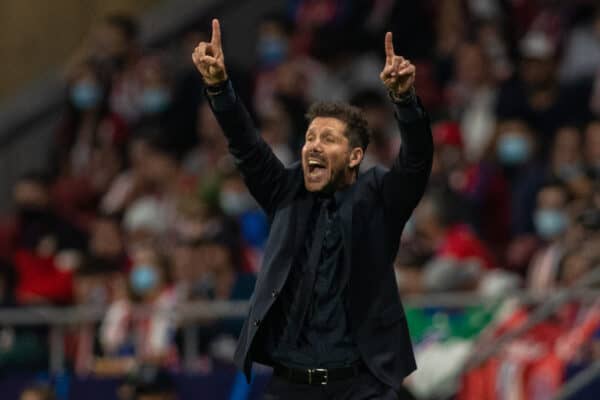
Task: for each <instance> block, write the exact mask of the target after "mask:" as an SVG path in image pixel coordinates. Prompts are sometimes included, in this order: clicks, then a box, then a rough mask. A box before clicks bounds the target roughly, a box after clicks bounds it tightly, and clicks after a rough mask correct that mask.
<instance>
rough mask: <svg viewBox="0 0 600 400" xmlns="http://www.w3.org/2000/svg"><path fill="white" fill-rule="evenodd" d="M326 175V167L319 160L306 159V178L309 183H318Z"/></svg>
mask: <svg viewBox="0 0 600 400" xmlns="http://www.w3.org/2000/svg"><path fill="white" fill-rule="evenodd" d="M326 174H327V165H326V164H325V162H324V161H323V160H321V159H317V158H312V157H310V158H309V159H308V178H309V180H311V181H314V182H316V181H320V180H322V179H324V178H325V176H326Z"/></svg>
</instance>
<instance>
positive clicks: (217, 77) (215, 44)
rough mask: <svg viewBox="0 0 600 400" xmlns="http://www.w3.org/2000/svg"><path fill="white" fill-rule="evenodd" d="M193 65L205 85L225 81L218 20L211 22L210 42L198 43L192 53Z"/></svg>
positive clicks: (225, 72)
mask: <svg viewBox="0 0 600 400" xmlns="http://www.w3.org/2000/svg"><path fill="white" fill-rule="evenodd" d="M192 60H193V61H194V65H196V68H197V69H198V72H200V75H202V79H203V80H204V83H206V84H207V85H209V86H211V85H218V84H219V83H221V82H224V81H226V80H227V71H225V58H224V57H223V48H222V47H221V26H220V25H219V20H218V19H216V18H215V19H213V20H212V35H211V38H210V42H200V43H198V46H196V48H195V49H194V52H193V53H192Z"/></svg>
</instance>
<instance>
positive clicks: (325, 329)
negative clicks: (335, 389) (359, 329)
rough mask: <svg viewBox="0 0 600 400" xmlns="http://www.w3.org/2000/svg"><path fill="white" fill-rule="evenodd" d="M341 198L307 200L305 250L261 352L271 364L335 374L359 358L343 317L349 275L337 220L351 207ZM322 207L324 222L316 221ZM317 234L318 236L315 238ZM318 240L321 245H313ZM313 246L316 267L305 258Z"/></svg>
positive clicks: (339, 194)
mask: <svg viewBox="0 0 600 400" xmlns="http://www.w3.org/2000/svg"><path fill="white" fill-rule="evenodd" d="M346 194H347V191H340V192H337V193H336V194H335V195H334V196H329V197H326V196H323V195H320V194H312V195H313V196H315V200H314V206H313V209H312V212H311V217H310V219H309V227H308V230H307V235H306V239H305V241H304V246H303V247H302V249H301V251H300V252H299V254H298V255H297V256H296V257H295V258H296V261H295V263H294V265H293V267H292V271H291V273H290V276H289V278H288V280H287V282H286V284H285V286H284V288H283V290H282V293H281V294H280V295H279V298H278V301H277V302H276V304H275V306H274V309H273V310H272V314H271V315H270V317H269V324H268V332H267V336H266V342H265V349H266V352H267V354H268V356H269V357H270V358H271V360H272V361H273V363H276V364H282V365H285V366H287V367H295V368H315V367H322V368H335V367H340V366H344V365H348V364H351V363H352V362H353V361H356V360H357V359H359V357H360V355H359V353H358V349H357V348H356V345H355V344H354V341H353V340H352V337H351V334H350V328H349V326H348V318H347V315H346V310H347V307H346V301H347V296H346V291H347V287H348V277H349V272H350V271H349V266H348V265H346V263H345V260H344V251H343V240H342V227H341V223H340V219H339V218H340V217H339V215H338V210H339V208H340V206H341V204H342V202H343V201H351V199H346V197H347V196H346ZM322 207H323V208H324V209H325V212H324V216H323V217H321V218H319V215H320V212H321V208H322ZM318 225H322V226H318ZM320 229H322V230H323V232H321V233H320V234H319V230H320ZM319 240H321V243H316V241H319ZM313 246H318V247H317V251H319V250H320V251H319V253H320V254H319V256H318V262H317V263H315V265H311V262H310V257H309V255H310V253H311V250H312V251H315V250H313ZM307 288H310V289H309V290H307ZM306 304H307V305H308V306H307V309H306V313H304V312H303V305H306Z"/></svg>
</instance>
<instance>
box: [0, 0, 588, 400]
mask: <svg viewBox="0 0 600 400" xmlns="http://www.w3.org/2000/svg"><path fill="white" fill-rule="evenodd" d="M596 3H597V2H596V1H593V0H570V1H567V0H564V1H560V0H422V1H394V0H371V1H366V0H365V1H351V0H286V1H276V0H261V1H257V0H254V1H250V0H238V1H235V2H234V1H226V2H225V1H211V0H194V1H191V0H169V1H167V0H112V1H108V0H103V1H95V0H88V1H85V2H82V1H77V0H61V1H56V2H37V1H32V0H24V1H23V0H19V1H17V0H3V1H2V2H1V3H0V59H2V60H3V62H2V63H0V214H1V217H0V393H2V395H1V397H2V398H3V399H4V398H6V399H22V400H49V399H62V400H67V399H86V400H94V399H121V400H123V399H146V400H148V399H155V400H156V399H158V400H161V399H163V400H166V399H231V400H238V399H258V398H260V395H261V391H262V389H263V388H264V386H265V384H266V382H267V381H268V379H269V371H268V370H266V369H261V368H255V376H254V378H253V381H252V383H251V384H250V385H248V384H246V383H245V381H244V379H243V378H242V377H241V376H240V375H239V373H237V372H236V370H235V368H234V367H233V365H232V363H231V360H232V355H233V351H234V348H235V343H236V335H237V333H238V331H239V329H240V327H241V324H242V322H243V317H244V315H245V312H246V302H247V300H248V299H249V298H250V296H251V294H252V290H253V287H254V282H255V279H256V273H257V271H258V270H259V269H260V262H261V257H262V251H263V248H264V244H265V239H266V237H267V235H268V229H269V223H268V221H267V219H266V217H265V215H264V214H263V213H262V212H261V211H260V210H259V209H257V207H256V204H255V202H254V201H253V199H252V197H251V196H250V195H249V193H248V192H247V191H246V189H245V187H244V185H243V183H242V180H241V178H240V176H239V175H238V173H237V172H236V171H235V169H234V167H233V164H232V160H231V158H230V157H229V155H228V154H227V148H226V143H225V141H224V138H223V136H222V132H221V131H220V128H219V126H218V125H217V123H216V121H215V119H214V118H213V116H212V114H211V112H210V109H209V107H208V105H207V103H206V101H205V99H204V96H203V87H202V82H201V80H200V78H199V75H198V73H197V72H196V71H195V69H194V67H193V64H192V62H191V53H192V49H193V48H194V47H195V46H196V44H197V43H198V41H200V40H207V39H208V35H209V34H210V32H209V23H210V20H211V18H213V17H219V18H220V20H221V27H222V31H223V35H224V38H223V40H224V50H225V58H226V64H227V68H228V71H229V75H230V76H231V78H232V80H233V82H234V85H235V87H236V90H237V92H238V93H239V95H240V96H241V98H242V99H243V100H244V102H245V103H246V104H247V106H248V107H249V108H250V109H251V113H252V114H253V116H254V119H255V121H256V123H257V126H258V128H259V130H260V132H261V134H262V135H263V137H264V138H265V140H266V141H267V142H268V143H269V144H270V145H271V146H272V147H273V150H274V152H275V153H276V155H277V156H278V157H279V158H280V159H281V160H282V161H283V162H284V163H285V164H290V163H292V162H294V161H295V160H297V159H298V157H299V149H300V147H301V145H302V142H303V137H304V131H305V129H306V120H305V118H304V113H305V111H306V109H307V106H308V105H309V104H310V103H311V102H313V101H315V100H341V101H346V102H350V103H352V104H354V105H356V106H358V107H360V108H362V109H363V111H364V112H365V114H366V117H367V119H368V121H369V123H370V126H371V129H372V140H371V143H372V144H371V146H370V147H369V149H368V151H367V156H366V159H365V161H364V162H363V166H362V168H363V169H364V170H366V169H368V168H370V167H372V166H375V165H384V166H385V165H389V164H390V163H391V162H392V161H393V159H394V157H395V156H396V154H397V151H398V148H399V146H400V142H399V140H400V139H399V134H398V132H397V127H396V125H395V122H394V118H393V114H392V110H391V107H390V102H389V100H388V98H387V94H386V93H385V91H384V89H383V86H382V84H381V83H380V81H379V72H380V71H381V68H382V66H383V35H384V32H386V31H387V30H391V31H393V33H394V43H395V47H396V52H397V53H398V54H401V55H403V56H404V57H407V58H409V59H410V60H411V61H412V62H413V63H414V64H415V65H416V66H417V82H416V88H417V93H418V94H419V96H420V97H421V100H422V102H423V104H424V105H425V107H426V109H427V110H428V112H429V114H430V115H431V118H432V123H433V135H434V142H435V158H434V165H433V172H432V176H431V180H430V184H429V188H428V190H427V193H426V194H425V196H424V198H423V200H422V201H421V203H420V205H419V206H418V208H417V209H416V210H415V212H414V213H413V216H412V217H411V219H410V221H409V223H408V224H407V227H406V229H405V232H404V235H403V238H402V243H401V248H400V251H399V253H398V256H397V258H396V261H395V265H394V268H395V271H396V277H397V281H398V287H399V290H400V293H401V295H402V298H403V299H404V303H405V308H406V318H407V319H408V323H409V326H410V330H411V336H412V341H413V344H414V346H415V350H416V357H417V363H418V365H419V370H418V371H417V372H415V373H413V374H412V375H411V376H410V377H409V378H408V379H407V380H406V382H405V384H406V386H407V387H408V388H409V389H410V391H411V392H412V393H413V395H414V396H415V398H417V399H451V398H455V399H462V400H471V399H473V400H475V399H477V400H479V399H506V400H513V399H514V400H521V399H523V400H527V399H535V400H538V399H539V400H543V399H551V398H560V399H598V398H600V395H599V394H598V393H600V268H599V266H600V232H599V228H600V211H599V207H600V180H599V179H600V7H599V6H598V5H597V4H596Z"/></svg>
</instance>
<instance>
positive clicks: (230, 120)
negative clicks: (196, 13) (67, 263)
mask: <svg viewBox="0 0 600 400" xmlns="http://www.w3.org/2000/svg"><path fill="white" fill-rule="evenodd" d="M192 60H193V61H194V64H195V65H196V68H197V69H198V72H200V75H202V80H203V81H204V83H205V84H206V87H207V88H206V95H207V97H208V101H209V103H210V106H211V108H212V110H213V113H214V114H215V117H216V118H217V121H218V122H219V124H220V125H221V128H222V129H223V132H224V133H225V136H226V137H227V141H228V143H229V151H230V152H231V154H232V155H233V156H234V158H235V162H236V165H237V167H238V169H239V170H240V172H241V173H242V175H243V177H244V180H245V182H246V185H247V186H248V189H249V190H250V193H251V194H252V195H253V196H254V198H255V199H256V201H258V203H259V204H260V206H261V207H262V208H263V209H264V210H265V212H266V213H267V214H269V215H271V214H272V213H273V212H274V211H275V209H276V208H277V205H278V204H279V203H280V202H281V200H282V199H283V196H284V195H285V193H287V192H288V189H287V188H288V187H289V184H290V179H289V176H290V171H288V170H286V168H285V167H284V166H283V164H282V163H281V161H279V159H277V157H276V156H275V154H274V153H273V151H272V150H271V149H270V148H269V146H268V145H267V143H266V142H265V141H264V140H263V139H262V138H261V137H260V135H259V134H258V132H257V131H256V128H255V127H254V123H253V122H252V119H251V118H250V115H249V113H248V110H246V107H244V105H243V104H242V102H241V101H240V99H239V98H238V96H237V95H236V94H235V91H234V90H233V86H232V84H231V81H230V80H229V78H228V77H227V71H226V69H225V58H224V55H223V48H222V46H221V27H220V24H219V20H218V19H213V21H212V35H211V40H210V42H200V43H199V44H198V46H197V47H196V49H194V53H193V54H192Z"/></svg>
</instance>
